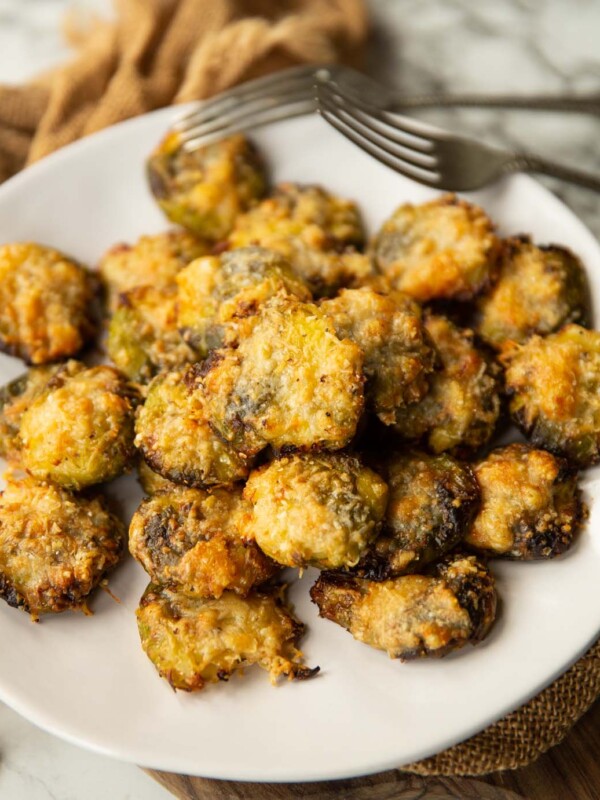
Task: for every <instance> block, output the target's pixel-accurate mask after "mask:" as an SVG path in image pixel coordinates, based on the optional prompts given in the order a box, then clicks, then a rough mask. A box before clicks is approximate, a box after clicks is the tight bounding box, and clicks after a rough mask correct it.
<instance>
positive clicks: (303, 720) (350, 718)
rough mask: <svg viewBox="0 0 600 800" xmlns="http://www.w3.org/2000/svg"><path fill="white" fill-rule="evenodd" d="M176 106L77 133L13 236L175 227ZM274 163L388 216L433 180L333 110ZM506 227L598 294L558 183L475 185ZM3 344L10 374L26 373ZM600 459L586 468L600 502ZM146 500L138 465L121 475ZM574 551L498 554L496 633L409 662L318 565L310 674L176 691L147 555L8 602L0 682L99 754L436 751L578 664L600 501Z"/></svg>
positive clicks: (38, 170) (127, 234) (102, 242)
mask: <svg viewBox="0 0 600 800" xmlns="http://www.w3.org/2000/svg"><path fill="white" fill-rule="evenodd" d="M172 114H173V112H172V110H165V111H160V112H156V113H154V114H150V115H148V116H146V117H142V118H139V119H136V120H134V121H131V122H127V123H124V124H121V125H117V126H116V127H114V128H111V129H109V130H107V131H105V132H103V133H100V134H98V135H96V136H93V137H90V138H89V139H85V140H83V141H81V142H78V143H77V144H75V145H72V146H71V147H68V148H66V149H64V150H62V151H61V152H59V153H58V154H56V155H54V156H51V157H50V158H48V159H46V160H45V161H43V162H42V163H40V164H39V165H36V166H34V167H33V168H31V169H29V170H27V171H25V172H24V173H23V174H21V175H19V176H18V177H16V178H14V179H13V180H12V181H9V182H8V183H7V184H5V185H4V186H3V187H2V188H0V242H8V241H17V240H35V241H39V242H42V243H44V244H47V245H53V246H55V247H57V248H60V249H61V250H64V251H66V252H67V253H71V254H72V255H74V256H76V257H77V258H79V259H81V260H82V261H84V262H87V263H89V264H94V263H95V262H96V261H97V259H98V258H99V256H100V255H101V253H102V252H103V251H104V250H105V249H106V248H107V247H108V246H109V245H112V244H114V243H115V242H118V241H120V240H128V241H131V240H133V239H135V238H136V237H137V236H139V235H140V234H142V233H148V232H153V231H158V230H162V229H164V228H165V227H166V226H165V221H164V219H163V217H162V215H161V213H160V212H159V211H158V210H157V208H156V207H155V205H154V202H153V201H152V199H151V197H150V195H149V193H148V191H147V189H146V185H145V180H144V172H143V161H144V156H145V155H146V153H148V152H149V150H150V149H151V147H152V146H153V145H154V144H155V142H156V141H157V140H158V139H159V137H160V136H161V135H162V133H163V131H164V130H165V129H166V127H167V125H168V123H169V121H170V119H171V116H172ZM255 138H256V140H257V141H258V144H259V145H260V146H261V148H262V149H263V151H264V152H265V154H266V155H267V158H268V161H269V164H270V166H271V168H272V173H273V177H274V178H275V179H277V180H282V179H289V180H296V181H303V182H311V181H312V182H320V183H322V184H324V186H326V187H327V188H329V189H331V190H333V191H334V192H339V193H340V194H342V195H347V196H349V197H353V198H356V199H357V200H358V201H359V202H360V204H361V206H362V208H363V209H364V212H365V215H366V219H367V222H368V225H369V227H370V229H371V230H373V229H374V228H375V226H377V225H378V224H379V223H380V222H381V221H382V220H383V219H384V218H385V217H386V216H387V215H388V214H389V213H390V212H391V211H392V209H393V208H394V207H395V206H396V205H398V204H399V203H400V202H403V201H406V200H412V201H421V200H424V199H426V198H428V197H430V196H431V195H432V192H430V191H428V190H426V189H425V188H423V187H421V186H418V185H417V184H414V183H412V182H410V181H408V180H405V179H404V178H402V177H400V176H399V175H396V174H395V173H393V172H391V171H389V170H388V169H386V168H385V167H383V166H381V165H380V164H378V163H376V162H375V161H373V160H371V159H370V158H369V157H368V156H366V155H364V154H363V153H362V152H360V151H359V150H357V149H356V148H355V147H354V146H353V145H352V144H350V143H349V142H347V141H346V140H344V139H343V138H341V137H340V136H339V135H338V134H337V133H335V132H334V131H332V130H331V129H330V128H328V127H327V126H326V125H325V123H323V122H322V121H321V120H320V119H318V118H305V119H301V120H295V121H290V122H285V123H279V124H277V125H274V126H273V127H271V128H268V129H263V130H262V131H260V132H257V133H256V136H255ZM473 198H474V199H475V200H476V201H477V202H479V203H481V204H482V205H483V206H484V208H485V209H486V210H487V211H488V212H489V213H490V215H491V216H492V218H493V219H494V220H496V221H497V222H498V224H499V227H500V231H501V233H503V234H510V233H513V234H514V233H519V232H530V233H531V234H532V235H533V236H534V237H535V239H536V240H537V241H540V242H548V241H551V242H558V243H561V244H565V245H567V246H568V247H571V248H572V249H573V250H574V251H575V252H576V253H578V254H579V255H580V256H581V257H582V258H583V259H584V261H585V263H586V265H587V267H588V270H589V276H590V279H591V281H592V288H593V294H594V300H595V306H596V307H597V308H600V278H599V276H600V248H599V247H598V244H597V243H596V241H595V240H594V239H593V237H592V236H591V234H590V233H589V232H588V231H587V230H586V229H585V228H584V227H583V225H582V224H581V223H580V222H579V221H578V220H577V219H576V218H575V217H574V216H573V214H572V213H571V212H570V211H569V210H568V209H567V208H565V206H563V205H562V204H561V203H560V202H559V201H558V200H557V199H556V198H555V197H553V196H552V195H551V194H549V193H548V192H547V191H546V190H545V189H543V188H542V187H541V186H539V185H538V184H537V183H535V182H534V181H532V180H531V179H529V178H527V177H524V176H515V177H511V178H510V179H507V180H505V181H504V182H502V183H500V184H498V185H496V186H494V187H493V188H490V189H488V190H486V191H484V192H480V193H477V194H476V195H473ZM21 371H22V365H21V363H20V362H18V361H17V360H15V359H11V358H8V357H2V358H1V359H0V377H1V379H2V382H4V380H5V379H6V380H8V379H9V378H11V377H13V376H15V375H17V374H19V373H20V372H21ZM599 477H600V469H599V468H596V469H595V470H590V471H589V472H588V473H587V474H586V477H585V487H586V494H587V498H588V500H591V499H592V497H593V496H595V495H598V494H599V486H598V479H599ZM117 489H118V491H119V493H120V496H121V497H123V498H127V501H128V505H129V510H130V511H133V508H134V507H135V504H136V503H137V502H138V500H139V497H140V492H139V489H138V488H137V485H136V483H135V481H134V480H133V479H132V478H125V479H120V481H118V482H117ZM591 505H592V516H591V519H590V522H589V525H588V526H587V529H586V530H585V531H584V532H583V534H582V535H581V537H580V539H579V541H578V542H577V544H576V545H575V547H574V548H573V550H572V552H571V553H569V554H568V555H567V556H565V557H563V558H559V559H557V560H556V561H553V562H551V563H537V564H514V563H512V564H511V563H496V564H495V565H494V571H495V573H496V574H497V576H498V589H499V593H500V596H501V597H502V601H503V602H502V611H501V615H500V619H499V621H498V623H497V624H496V626H495V628H494V629H493V632H492V634H491V636H490V637H489V639H488V640H487V641H486V642H485V643H483V644H482V645H480V646H478V647H477V648H474V649H472V648H466V649H465V650H464V651H462V652H460V653H457V654H456V655H454V656H452V657H449V658H447V659H444V660H442V661H432V662H426V661H424V662H421V663H410V664H401V663H400V662H398V661H392V660H390V659H388V658H387V656H386V655H385V654H384V653H381V652H378V651H375V650H372V649H370V648H368V647H366V646H365V645H362V644H359V643H358V642H356V641H354V639H352V637H351V636H350V635H349V634H348V633H346V631H344V630H342V628H339V627H337V626H336V625H333V624H332V623H330V622H327V621H324V620H320V619H319V618H318V616H317V611H316V607H315V606H313V605H312V604H311V603H310V601H309V598H308V589H309V587H310V586H311V584H312V582H313V578H314V574H312V573H313V571H312V570H310V571H309V572H308V573H307V574H306V575H305V577H304V578H303V579H302V580H301V581H299V582H298V583H296V584H295V585H294V587H293V589H292V593H291V594H292V598H293V601H294V602H295V604H296V609H297V612H298V614H299V616H300V617H301V619H303V620H304V621H305V622H306V623H307V624H308V626H309V633H308V635H307V636H306V638H305V640H304V651H305V653H306V660H307V663H308V664H311V665H314V664H319V665H320V666H321V674H320V675H319V676H318V677H317V678H315V679H314V680H311V681H306V682H299V683H287V682H286V683H284V684H282V685H280V686H278V687H277V688H272V687H271V686H270V684H269V681H268V678H267V676H266V674H265V673H264V672H262V671H261V670H259V669H257V668H255V669H252V670H250V671H248V673H247V674H246V675H245V676H244V677H243V678H239V677H234V678H233V679H232V680H231V681H230V683H229V684H227V685H223V684H222V685H217V686H210V687H209V688H208V689H207V690H206V691H204V692H201V693H199V694H196V695H189V694H185V693H177V694H175V693H174V692H173V691H171V689H170V688H169V686H168V684H167V683H166V682H165V681H163V680H161V679H160V678H159V677H158V675H157V673H156V672H155V670H154V667H153V666H152V664H151V663H150V661H149V660H148V659H147V658H146V656H145V655H144V653H143V652H142V650H141V648H140V645H139V642H138V635H137V629H136V623H135V617H134V610H135V608H136V605H137V601H138V599H139V597H140V595H141V594H142V591H143V589H144V587H145V585H146V576H145V574H144V572H143V571H142V569H141V567H139V566H138V565H137V564H135V563H134V562H133V561H132V560H131V559H130V560H128V561H127V563H125V564H124V565H123V566H121V567H120V568H119V569H118V570H117V571H116V573H114V575H113V577H112V578H111V581H110V586H111V589H112V590H113V592H114V593H115V594H116V595H117V596H118V597H119V598H120V599H121V604H117V603H115V602H114V601H113V600H111V598H110V597H109V596H108V595H106V594H103V593H100V596H99V597H97V599H96V600H94V603H93V606H94V609H95V612H96V613H95V615H94V616H93V617H91V618H86V617H84V616H83V615H77V614H71V613H67V614H63V615H60V616H57V617H55V618H43V619H42V621H41V623H40V624H38V625H34V624H32V623H31V622H30V621H29V619H28V617H27V616H26V615H25V614H23V613H22V612H19V611H16V610H14V609H11V608H9V607H8V606H7V605H5V604H4V603H2V604H0V639H1V641H2V656H1V658H0V698H1V699H2V700H4V701H5V702H6V703H8V704H9V705H10V706H12V707H13V708H14V709H15V710H16V711H18V712H20V713H21V714H23V715H24V716H25V717H28V718H29V719H30V720H31V721H32V722H34V723H36V724H37V725H40V726H41V727H43V728H45V729H47V730H49V731H51V732H52V733H55V734H57V735H59V736H61V737H63V738H65V739H67V740H69V741H71V742H74V743H77V744H80V745H83V746H85V747H89V748H91V749H93V750H96V751H98V752H101V753H105V754H108V755H112V756H115V757H117V758H120V759H124V760H128V761H133V762H136V763H138V764H141V765H144V766H147V767H154V768H159V769H164V770H171V771H176V772H183V773H188V774H194V775H203V776H206V777H214V778H227V779H234V780H249V781H309V780H320V779H328V778H342V777H349V776H355V775H360V774H363V773H368V772H376V771H378V770H384V769H388V768H392V767H396V766H399V765H401V764H406V763H409V762H410V761H413V760H416V759H419V758H422V757H424V756H428V755H431V754H432V753H435V752H437V751H439V750H442V749H443V748H445V747H448V746H449V745H452V744H454V743H455V742H458V741H460V740H462V739H465V738H466V737H468V736H470V735H471V734H473V733H475V732H477V731H479V730H481V729H482V728H484V727H485V726H487V725H489V724H490V723H491V722H493V721H494V720H496V719H498V718H499V717H501V716H503V715H504V714H506V713H507V712H508V711H510V710H512V709H514V708H516V707H517V706H519V705H520V704H522V703H523V702H525V701H526V700H527V699H528V698H529V697H531V696H532V695H533V694H535V693H536V692H538V691H539V690H540V689H541V688H542V687H543V686H545V685H546V684H548V683H549V682H550V681H551V680H553V679H554V678H555V677H557V676H558V675H559V674H560V673H561V672H563V671H564V670H565V669H566V668H567V667H568V666H569V665H570V664H571V663H572V662H573V661H574V660H575V659H576V658H577V657H578V656H579V655H580V654H581V653H582V652H583V651H584V650H585V649H586V648H587V647H588V645H589V644H590V643H591V642H592V640H593V639H594V638H595V637H596V636H597V635H598V633H599V631H600V592H599V591H598V579H599V576H600V525H599V524H598V514H599V511H600V504H599V503H596V502H592V503H591Z"/></svg>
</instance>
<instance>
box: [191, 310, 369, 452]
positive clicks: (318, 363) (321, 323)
mask: <svg viewBox="0 0 600 800" xmlns="http://www.w3.org/2000/svg"><path fill="white" fill-rule="evenodd" d="M362 366H363V355H362V351H361V350H360V348H359V347H358V345H356V344H354V343H353V342H350V341H348V340H344V341H340V340H339V339H338V338H337V336H336V335H335V330H334V328H333V325H332V323H331V322H330V320H328V319H327V318H326V317H325V315H324V314H323V313H322V312H321V311H319V309H318V308H317V307H316V306H313V305H312V304H309V303H302V302H301V301H300V300H298V299H297V298H295V297H292V296H286V295H284V296H281V295H277V296H275V297H273V298H271V300H269V301H267V302H266V303H265V304H264V305H263V306H262V307H261V309H260V311H259V314H258V318H257V320H256V323H255V325H254V327H253V329H252V331H251V333H250V334H249V335H248V336H247V337H246V338H245V339H243V340H242V341H241V342H240V345H239V347H238V348H237V349H230V350H220V351H215V353H214V355H213V358H212V359H211V360H209V363H208V364H207V367H206V377H205V379H204V382H205V388H206V398H207V410H208V414H209V417H210V421H211V424H212V425H213V426H214V427H215V429H216V430H217V431H218V432H219V434H220V435H221V436H222V437H223V439H225V440H226V441H228V442H231V443H232V444H233V446H234V447H235V448H236V449H238V450H240V451H242V452H244V453H246V454H248V455H253V454H255V453H257V452H258V451H259V450H261V449H262V448H263V447H264V446H265V445H266V444H271V445H273V447H275V448H277V449H293V448H296V449H313V450H314V449H328V450H337V449H340V448H342V447H344V446H345V445H346V444H348V442H349V441H350V440H351V439H352V437H353V436H354V434H355V432H356V426H357V423H358V419H359V417H360V414H361V411H362V408H363V402H364V398H363V382H364V378H363V375H362Z"/></svg>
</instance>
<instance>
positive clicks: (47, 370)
mask: <svg viewBox="0 0 600 800" xmlns="http://www.w3.org/2000/svg"><path fill="white" fill-rule="evenodd" d="M60 368H61V365H60V364H53V365H50V366H44V367H31V369H29V370H28V371H27V372H25V373H24V374H23V375H19V377H18V378H15V379H14V380H12V381H10V383H7V384H6V385H5V386H2V388H0V456H3V457H4V458H6V459H7V460H8V461H11V462H13V463H16V462H19V461H20V459H21V441H20V439H19V428H20V427H21V418H22V417H23V414H24V413H25V412H26V411H27V409H28V408H29V407H30V405H31V404H32V402H33V401H34V400H36V399H37V398H38V397H39V396H40V395H41V394H42V392H43V391H44V389H45V388H46V386H47V385H48V382H49V381H50V379H51V378H52V376H53V375H55V374H56V373H57V371H58V370H59V369H60Z"/></svg>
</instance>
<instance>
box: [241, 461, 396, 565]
mask: <svg viewBox="0 0 600 800" xmlns="http://www.w3.org/2000/svg"><path fill="white" fill-rule="evenodd" d="M387 494H388V491H387V486H386V485H385V483H384V481H383V480H382V479H381V478H380V477H379V475H377V473H376V472H373V470H371V469H369V468H368V467H365V466H364V465H363V464H361V462H360V461H359V459H358V458H355V457H354V456H349V455H342V454H322V455H313V454H310V455H309V454H304V455H295V456H289V457H284V458H280V459H279V460H276V461H272V462H271V463H270V464H266V465H265V466H264V467H262V468H261V469H258V470H256V472H253V473H252V474H251V475H250V478H249V480H248V483H247V484H246V487H245V489H244V498H245V499H246V500H247V501H248V503H249V504H250V506H251V509H250V511H249V512H248V515H247V517H246V519H245V520H244V523H243V526H242V531H243V533H244V534H246V535H248V537H251V538H253V539H255V540H256V542H257V544H258V546H259V547H260V548H261V550H263V551H264V552H265V553H267V555H269V556H271V558H273V559H274V560H275V561H277V562H278V563H279V564H284V565H286V566H289V567H300V568H302V567H306V566H315V567H319V568H321V569H334V568H336V567H351V566H354V564H356V562H357V561H358V560H359V558H360V556H361V555H362V553H363V552H364V550H365V548H366V547H367V546H368V544H369V543H370V542H371V541H372V540H373V539H374V538H375V536H377V533H378V532H379V524H380V522H381V520H382V519H383V515H384V513H385V507H386V502H387Z"/></svg>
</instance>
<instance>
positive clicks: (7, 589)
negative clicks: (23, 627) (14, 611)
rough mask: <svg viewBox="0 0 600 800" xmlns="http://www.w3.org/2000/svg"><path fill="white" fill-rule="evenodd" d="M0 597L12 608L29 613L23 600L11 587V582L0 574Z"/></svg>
mask: <svg viewBox="0 0 600 800" xmlns="http://www.w3.org/2000/svg"><path fill="white" fill-rule="evenodd" d="M0 597H1V598H3V599H4V600H5V601H6V602H7V603H8V605H9V606H11V607H12V608H20V609H22V610H23V611H26V612H28V613H29V611H30V608H29V606H28V605H27V602H26V600H25V598H24V597H23V595H22V594H20V592H18V591H17V590H16V589H15V587H14V586H13V584H12V582H11V581H10V580H9V579H8V578H7V577H6V575H3V574H2V573H1V572H0Z"/></svg>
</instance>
